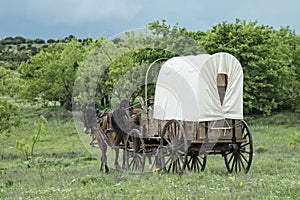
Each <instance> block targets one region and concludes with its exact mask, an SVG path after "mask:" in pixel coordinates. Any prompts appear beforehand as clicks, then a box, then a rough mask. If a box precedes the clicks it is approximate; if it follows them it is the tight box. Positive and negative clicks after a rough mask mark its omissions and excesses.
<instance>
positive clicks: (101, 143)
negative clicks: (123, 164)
mask: <svg viewBox="0 0 300 200" xmlns="http://www.w3.org/2000/svg"><path fill="white" fill-rule="evenodd" d="M94 134H95V137H96V139H97V142H98V146H99V148H100V150H101V151H102V155H101V165H100V171H102V170H103V164H104V166H105V172H108V167H107V157H106V151H107V146H106V144H105V142H104V141H103V140H102V138H101V136H100V134H101V132H100V130H97V131H94Z"/></svg>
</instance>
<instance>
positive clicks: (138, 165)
mask: <svg viewBox="0 0 300 200" xmlns="http://www.w3.org/2000/svg"><path fill="white" fill-rule="evenodd" d="M125 152H126V160H127V162H126V165H127V167H126V168H127V170H129V171H131V172H143V171H144V166H145V147H144V139H143V138H142V137H141V135H140V134H139V131H135V130H133V131H131V133H130V134H129V135H128V140H127V145H126V148H125Z"/></svg>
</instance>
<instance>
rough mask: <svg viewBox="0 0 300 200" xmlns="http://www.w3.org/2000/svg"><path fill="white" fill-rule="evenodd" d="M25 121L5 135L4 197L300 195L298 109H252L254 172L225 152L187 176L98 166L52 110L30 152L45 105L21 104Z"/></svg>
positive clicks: (1, 151) (0, 141)
mask: <svg viewBox="0 0 300 200" xmlns="http://www.w3.org/2000/svg"><path fill="white" fill-rule="evenodd" d="M23 111H24V112H23V113H24V117H25V118H26V119H27V120H26V122H25V123H24V125H22V127H19V128H14V129H13V130H12V132H11V133H1V135H0V156H1V157H0V177H1V178H0V199H76V200H77V199H197V200H198V199H221V198H223V199H270V200H271V199H272V200H273V199H300V122H299V118H300V117H299V114H298V115H297V114H291V113H279V114H274V115H272V116H268V117H264V116H253V117H250V118H247V119H246V120H247V122H248V124H249V126H250V129H251V131H252V134H253V140H254V146H255V148H254V150H255V154H254V158H253V162H252V167H251V169H250V171H249V173H248V174H244V173H233V174H229V173H228V172H227V170H226V167H225V164H224V160H223V158H222V156H219V155H216V156H214V155H209V156H208V160H207V167H206V169H205V171H204V172H201V173H191V172H185V173H184V174H183V175H182V176H179V175H172V174H163V173H159V172H151V173H146V174H130V173H125V172H119V171H115V170H113V169H112V170H110V173H109V174H103V173H100V172H99V161H98V160H97V159H96V158H95V157H93V156H92V155H91V154H90V153H89V152H88V151H87V150H86V148H85V147H84V145H83V143H82V142H81V140H80V138H79V136H78V133H77V131H76V129H75V126H74V122H73V121H72V118H71V119H61V118H59V117H54V118H52V119H50V120H49V122H48V123H47V124H46V128H45V132H44V133H42V134H41V140H40V141H39V142H37V143H36V146H35V149H34V157H33V158H34V159H31V160H26V159H25V156H24V155H23V154H22V151H20V150H18V149H16V144H17V141H20V140H23V142H24V143H30V141H31V138H32V135H34V134H35V129H34V123H33V122H34V120H35V119H37V114H38V113H39V112H43V110H39V109H37V108H35V109H34V110H33V109H32V107H26V108H24V110H23Z"/></svg>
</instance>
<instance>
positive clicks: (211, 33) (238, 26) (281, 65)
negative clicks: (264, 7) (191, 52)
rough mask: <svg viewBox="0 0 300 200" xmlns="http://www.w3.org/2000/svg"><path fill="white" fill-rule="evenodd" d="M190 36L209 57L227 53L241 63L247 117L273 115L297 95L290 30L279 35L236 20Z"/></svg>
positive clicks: (279, 32)
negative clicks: (264, 114)
mask: <svg viewBox="0 0 300 200" xmlns="http://www.w3.org/2000/svg"><path fill="white" fill-rule="evenodd" d="M190 35H191V36H192V37H194V38H196V39H197V40H198V42H199V44H200V45H202V46H203V47H204V48H205V49H206V50H207V52H208V53H210V54H213V53H216V52H222V51H224V52H228V53H231V54H232V55H234V56H235V57H236V58H237V59H238V60H239V61H240V62H241V65H242V67H243V71H244V108H245V111H246V113H248V112H263V113H270V112H271V111H273V110H276V109H278V108H279V107H280V106H282V105H283V104H285V102H287V101H288V99H289V97H290V95H291V94H292V93H293V92H294V90H295V88H294V85H295V83H296V80H295V78H296V77H295V65H294V64H293V48H292V47H291V46H290V43H291V42H290V40H291V39H292V37H291V36H293V37H294V33H292V32H291V31H290V30H289V29H288V28H282V29H281V30H279V31H276V30H274V29H273V28H272V27H269V26H265V25H258V24H257V22H256V21H254V22H246V21H242V20H236V22H235V23H227V22H223V23H220V24H217V25H216V26H214V27H213V28H212V29H211V30H208V31H206V32H201V31H198V32H193V33H190ZM292 41H294V42H295V40H293V39H292Z"/></svg>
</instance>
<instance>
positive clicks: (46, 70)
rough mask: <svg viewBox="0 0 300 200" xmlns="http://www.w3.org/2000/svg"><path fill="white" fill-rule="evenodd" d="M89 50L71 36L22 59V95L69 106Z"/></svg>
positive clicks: (34, 100)
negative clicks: (67, 39) (79, 71)
mask: <svg viewBox="0 0 300 200" xmlns="http://www.w3.org/2000/svg"><path fill="white" fill-rule="evenodd" d="M86 54H87V48H85V47H84V46H82V44H81V43H79V42H78V41H76V40H72V41H70V42H69V43H67V44H61V43H60V44H55V45H53V46H49V47H48V48H47V49H45V50H43V51H41V52H40V53H38V54H37V55H35V56H33V57H31V59H30V60H29V61H27V62H23V63H22V64H21V65H20V67H19V72H20V74H21V78H22V79H23V80H25V84H24V85H23V88H22V90H21V91H22V92H21V93H22V94H21V96H22V97H23V98H24V99H27V100H29V101H31V102H43V103H47V102H49V101H59V102H60V103H61V104H62V105H64V107H65V108H66V109H68V110H70V109H71V108H72V107H71V99H72V89H73V83H74V79H75V74H76V71H77V68H78V66H79V65H80V64H81V62H82V61H83V60H84V58H85V55H86Z"/></svg>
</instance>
